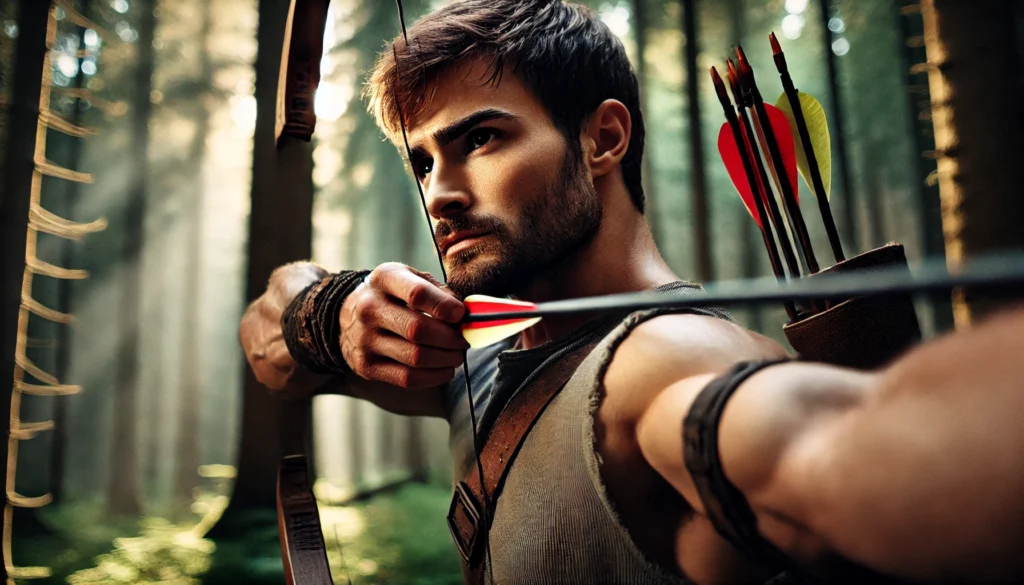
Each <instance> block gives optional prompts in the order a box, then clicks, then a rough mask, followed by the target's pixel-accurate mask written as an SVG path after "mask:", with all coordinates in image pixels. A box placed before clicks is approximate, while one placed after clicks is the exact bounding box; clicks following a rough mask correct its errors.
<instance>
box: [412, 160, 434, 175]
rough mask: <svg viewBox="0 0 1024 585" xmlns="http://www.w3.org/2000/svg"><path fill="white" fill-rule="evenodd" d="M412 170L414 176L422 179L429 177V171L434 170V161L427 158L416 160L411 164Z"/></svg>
mask: <svg viewBox="0 0 1024 585" xmlns="http://www.w3.org/2000/svg"><path fill="white" fill-rule="evenodd" d="M412 168H413V172H414V173H416V176H417V177H419V178H421V179H422V178H423V177H426V176H427V175H429V174H430V171H432V170H434V161H433V160H432V159H429V158H425V159H422V160H418V161H416V163H415V164H413V166H412Z"/></svg>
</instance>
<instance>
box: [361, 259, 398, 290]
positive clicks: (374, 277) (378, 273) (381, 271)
mask: <svg viewBox="0 0 1024 585" xmlns="http://www.w3.org/2000/svg"><path fill="white" fill-rule="evenodd" d="M401 267H402V265H401V264H399V263H398V262H385V263H383V264H381V265H379V266H377V267H376V268H374V269H373V272H371V273H370V276H369V277H367V280H368V281H369V282H370V283H371V284H373V285H375V286H376V285H379V284H381V283H382V282H384V280H385V279H387V277H388V276H390V275H392V274H394V273H395V272H397V271H398V270H399V269H400V268H401Z"/></svg>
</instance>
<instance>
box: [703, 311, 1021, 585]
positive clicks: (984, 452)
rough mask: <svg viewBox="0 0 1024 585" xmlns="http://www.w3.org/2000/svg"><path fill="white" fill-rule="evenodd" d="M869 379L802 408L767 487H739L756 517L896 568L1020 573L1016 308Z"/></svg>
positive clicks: (945, 575)
mask: <svg viewBox="0 0 1024 585" xmlns="http://www.w3.org/2000/svg"><path fill="white" fill-rule="evenodd" d="M786 368H789V372H788V374H787V373H786ZM798 368H800V366H799V365H794V366H782V367H780V368H779V369H778V371H777V372H776V373H775V374H774V376H775V377H776V378H779V377H781V376H786V375H790V376H791V375H794V374H795V373H797V369H798ZM772 376H773V374H772V372H771V370H770V369H769V370H767V371H766V372H765V373H764V375H763V377H761V379H760V380H758V379H756V378H755V379H752V380H751V381H752V383H753V384H760V385H764V384H766V383H770V382H772V381H773V380H772ZM863 379H864V380H866V382H867V384H866V385H867V387H866V388H865V389H864V390H863V392H862V393H861V396H860V397H859V398H856V400H855V404H854V405H852V406H850V407H848V408H836V409H832V410H831V411H829V410H825V411H822V410H821V409H815V408H810V409H809V411H808V412H810V413H812V414H813V415H814V417H815V420H816V422H815V421H812V422H810V423H808V424H804V425H800V430H799V431H798V432H795V433H794V435H793V438H792V439H791V441H790V442H789V444H788V445H787V446H786V447H785V449H784V452H783V453H782V454H781V455H779V456H778V459H777V464H776V466H775V467H776V468H775V470H774V472H773V473H772V479H771V480H770V481H767V482H765V483H763V484H762V485H760V486H753V485H752V486H751V487H750V489H749V490H747V491H749V494H748V498H749V499H750V501H751V505H752V507H753V508H754V509H755V511H756V512H758V517H759V519H760V518H762V517H765V518H767V517H770V516H773V515H775V516H779V515H781V516H785V517H789V518H791V519H793V521H794V522H793V523H794V524H798V525H802V526H803V527H805V528H806V529H807V530H808V531H809V532H810V533H812V534H813V535H814V537H816V539H818V540H819V541H820V542H824V543H827V548H830V549H832V550H834V551H836V552H838V553H840V554H841V555H843V556H844V557H846V558H849V559H851V560H853V561H856V562H859V563H862V564H864V565H867V566H869V567H871V568H873V569H875V570H878V571H882V572H885V573H887V574H892V575H896V576H901V577H906V578H915V579H925V580H952V581H963V582H967V581H971V582H978V581H986V580H1000V579H1001V580H1007V579H1008V580H1014V579H1019V578H1021V577H1024V560H1022V559H1021V557H1020V555H1019V551H1020V550H1021V549H1022V548H1024V497H1022V494H1024V464H1022V462H1021V453H1024V424H1021V414H1022V413H1024V311H1021V310H1018V311H1017V312H1016V313H1014V314H1008V315H1003V316H1002V317H1000V318H997V319H995V320H993V321H991V322H989V323H986V324H983V325H981V326H979V327H978V328H977V329H976V330H974V331H970V332H966V333H961V334H956V335H950V336H947V337H946V338H944V339H940V340H938V341H936V342H934V343H930V344H928V345H925V346H922V347H921V348H919V349H917V350H915V351H913V352H911V353H910V354H908V355H907V356H905V357H904V358H902V359H900V360H899V361H898V362H896V363H895V364H893V365H892V366H891V367H889V368H887V369H886V370H885V371H883V372H880V373H879V374H878V375H874V376H869V377H866V378H863ZM774 381H775V382H780V380H778V379H776V380H774ZM807 382H808V380H807V379H806V378H803V379H802V381H801V382H799V383H801V384H803V383H807ZM745 390H746V389H745ZM750 390H753V391H755V392H756V391H757V389H755V388H751V389H750ZM761 390H762V391H764V390H767V388H766V387H762V388H761ZM741 394H742V393H741ZM738 397H739V396H738ZM830 412H831V414H830ZM727 445H728V444H727V443H725V442H723V458H724V459H726V470H727V471H729V465H728V464H729V461H728V453H725V452H724V451H725V449H726V448H727ZM734 469H735V467H734ZM739 475H741V476H742V474H739ZM739 481H740V483H743V482H744V480H743V478H742V477H740V478H739ZM765 523H766V524H770V523H771V522H770V521H766V522H765Z"/></svg>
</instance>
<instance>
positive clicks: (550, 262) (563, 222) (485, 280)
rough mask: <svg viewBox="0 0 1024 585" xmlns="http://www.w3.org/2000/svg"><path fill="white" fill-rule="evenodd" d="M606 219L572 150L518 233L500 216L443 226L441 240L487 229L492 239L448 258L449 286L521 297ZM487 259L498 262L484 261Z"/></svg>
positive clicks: (465, 291) (464, 293)
mask: <svg viewBox="0 0 1024 585" xmlns="http://www.w3.org/2000/svg"><path fill="white" fill-rule="evenodd" d="M601 216H602V209H601V204H600V203H599V202H598V199H597V193H596V190H595V189H594V185H593V184H592V183H591V182H590V180H589V178H588V177H587V174H586V172H585V170H584V167H583V163H582V160H581V157H580V156H579V155H574V153H573V152H571V151H569V150H567V151H566V154H565V160H564V161H563V163H562V165H561V168H560V169H559V172H558V175H557V176H556V177H555V179H554V181H552V182H551V183H549V184H548V185H546V186H545V188H544V193H543V195H542V196H540V197H538V198H536V199H535V200H534V202H533V203H531V204H530V205H529V206H527V207H526V208H524V210H523V213H522V215H521V216H520V220H519V222H518V225H517V226H516V227H515V229H512V228H510V227H509V226H508V225H507V224H506V223H504V222H502V221H501V220H499V219H497V218H495V217H470V216H466V215H460V216H455V217H453V218H450V219H446V220H442V221H441V222H440V223H438V225H437V229H436V234H435V237H436V238H437V239H438V240H440V239H442V238H444V237H445V236H447V235H449V234H451V233H453V232H457V231H463V230H481V231H486V232H489V236H490V237H488V238H486V239H485V240H484V241H483V242H481V243H480V244H479V245H477V246H473V247H472V248H469V249H466V250H463V251H461V252H458V253H456V254H454V255H452V256H449V257H448V258H446V259H445V268H446V269H447V271H448V288H450V289H451V290H452V292H454V293H455V294H457V295H460V296H462V297H465V296H467V295H470V294H485V295H491V296H496V297H504V296H515V295H517V294H518V293H520V292H521V291H523V290H525V289H526V288H527V287H529V286H530V285H531V284H532V283H533V282H534V281H535V280H536V279H537V277H538V276H540V275H541V274H543V273H544V272H545V271H549V270H551V269H552V268H553V267H555V266H556V265H557V264H558V263H559V262H561V261H563V260H565V259H566V258H567V257H568V256H570V255H571V254H573V253H574V252H576V251H577V250H579V249H581V248H582V247H583V246H584V245H586V244H587V243H589V242H590V241H591V240H592V239H593V238H594V236H595V234H596V233H597V230H598V227H599V226H600V224H601ZM485 255H490V256H496V257H497V259H496V260H490V261H484V260H482V259H481V257H482V256H485ZM474 260H476V261H474Z"/></svg>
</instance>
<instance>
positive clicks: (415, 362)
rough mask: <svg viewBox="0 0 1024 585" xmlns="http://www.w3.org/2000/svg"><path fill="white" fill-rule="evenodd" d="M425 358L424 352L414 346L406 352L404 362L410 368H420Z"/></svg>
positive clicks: (417, 346)
mask: <svg viewBox="0 0 1024 585" xmlns="http://www.w3.org/2000/svg"><path fill="white" fill-rule="evenodd" d="M425 358H426V351H425V350H424V349H423V348H422V347H420V346H419V345H414V346H412V347H411V348H409V350H408V351H406V360H408V363H409V364H410V365H412V366H420V365H422V364H423V362H424V360H425Z"/></svg>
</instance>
